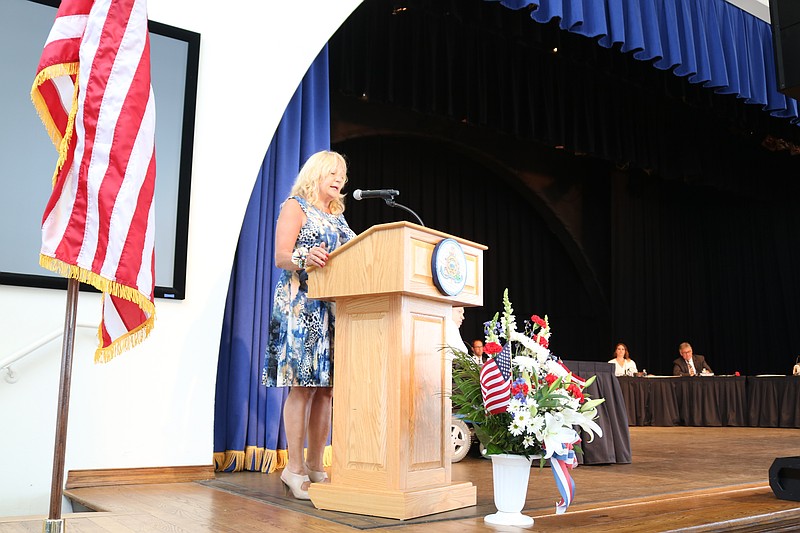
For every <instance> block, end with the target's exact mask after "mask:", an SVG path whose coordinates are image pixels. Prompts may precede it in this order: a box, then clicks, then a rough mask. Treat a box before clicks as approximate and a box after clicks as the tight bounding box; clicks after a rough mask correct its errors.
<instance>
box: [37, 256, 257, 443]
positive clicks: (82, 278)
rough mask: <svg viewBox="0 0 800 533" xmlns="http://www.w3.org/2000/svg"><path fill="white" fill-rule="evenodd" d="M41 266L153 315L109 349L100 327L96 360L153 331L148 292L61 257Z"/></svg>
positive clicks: (44, 261) (48, 259)
mask: <svg viewBox="0 0 800 533" xmlns="http://www.w3.org/2000/svg"><path fill="white" fill-rule="evenodd" d="M39 265H41V266H42V267H43V268H46V269H47V270H50V271H52V272H55V273H56V274H59V275H61V276H64V277H65V278H71V279H76V280H78V281H79V282H81V283H86V284H89V285H91V286H92V287H94V288H95V289H97V290H99V291H100V292H103V293H106V294H111V295H113V296H116V297H117V298H122V299H124V300H128V301H129V302H133V303H135V304H136V305H138V306H139V308H140V309H141V310H142V311H144V312H145V313H147V314H149V315H150V317H149V318H148V319H147V320H146V321H145V322H144V323H143V324H141V325H140V326H139V327H137V328H135V329H133V330H131V331H129V332H128V333H126V334H125V335H123V336H121V337H119V338H118V339H117V340H116V341H114V342H112V343H111V344H110V345H108V346H106V347H105V348H103V347H102V342H103V332H102V327H101V328H98V330H97V338H98V340H99V342H100V344H101V347H100V348H98V349H97V350H96V351H95V353H94V361H95V363H107V362H109V361H111V360H112V359H113V358H114V357H116V356H118V355H119V354H121V353H122V352H124V351H126V350H129V349H130V348H133V347H134V346H136V345H137V344H139V343H141V342H142V341H143V340H144V339H146V338H147V336H148V335H149V334H150V332H151V331H152V330H153V326H154V324H155V319H156V307H155V305H154V304H153V302H151V301H150V300H149V299H148V298H147V297H146V296H145V295H143V294H142V293H141V292H139V291H138V290H136V289H134V288H133V287H128V286H127V285H122V284H120V283H117V282H116V281H111V280H110V279H106V278H104V277H102V276H100V275H99V274H96V273H94V272H92V271H91V270H87V269H85V268H81V267H79V266H77V265H70V264H68V263H65V262H64V261H61V260H60V259H55V258H53V257H49V256H46V255H42V254H40V255H39ZM242 453H244V452H242Z"/></svg>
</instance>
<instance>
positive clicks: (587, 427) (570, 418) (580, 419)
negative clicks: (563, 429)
mask: <svg viewBox="0 0 800 533" xmlns="http://www.w3.org/2000/svg"><path fill="white" fill-rule="evenodd" d="M561 414H562V415H564V421H565V423H567V424H569V425H571V426H580V427H581V429H583V430H584V431H585V432H586V433H588V434H589V442H592V441H593V440H594V435H595V433H596V434H597V436H598V437H602V436H603V429H602V428H601V427H600V426H598V425H597V424H596V423H595V422H594V421H593V420H592V419H591V418H589V417H588V416H587V413H579V412H577V411H570V410H567V411H563V412H562V413H561Z"/></svg>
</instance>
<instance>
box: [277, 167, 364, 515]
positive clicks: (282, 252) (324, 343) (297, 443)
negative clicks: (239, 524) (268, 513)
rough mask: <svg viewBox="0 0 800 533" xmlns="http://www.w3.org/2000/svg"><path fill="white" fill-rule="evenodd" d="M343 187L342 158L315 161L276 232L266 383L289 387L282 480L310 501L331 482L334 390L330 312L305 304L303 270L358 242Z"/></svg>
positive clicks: (306, 170)
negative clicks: (328, 458) (313, 485)
mask: <svg viewBox="0 0 800 533" xmlns="http://www.w3.org/2000/svg"><path fill="white" fill-rule="evenodd" d="M346 183H347V164H346V163H345V161H344V158H343V157H342V156H341V155H340V154H338V153H336V152H328V151H322V152H318V153H316V154H314V155H312V156H311V157H310V158H309V159H308V161H306V163H305V165H303V168H302V169H301V170H300V173H299V174H298V175H297V179H296V180H295V182H294V185H293V186H292V191H291V193H290V195H289V198H287V199H286V201H285V202H284V203H283V205H282V206H281V211H280V214H279V215H278V223H277V226H276V229H275V265H276V266H277V267H278V268H281V269H283V272H282V273H281V275H280V277H279V279H278V283H277V285H276V287H275V299H274V301H273V306H272V315H271V317H270V324H269V340H268V343H267V350H266V358H265V362H264V370H263V373H262V382H263V384H264V385H266V386H267V387H291V388H290V391H289V396H288V398H287V399H286V403H285V405H284V408H283V424H284V428H285V430H286V441H287V448H288V453H289V459H288V463H287V465H286V468H284V469H283V472H282V473H281V481H283V483H284V485H285V486H286V488H287V489H288V490H291V492H292V495H293V496H294V497H295V498H297V499H301V500H307V499H309V496H308V485H309V483H310V482H321V481H324V480H325V478H326V477H327V476H326V474H325V470H324V468H323V464H322V456H323V452H324V450H325V444H326V442H327V439H328V435H329V433H330V424H331V400H332V391H333V389H332V386H333V382H332V377H333V368H332V362H333V353H332V352H333V328H334V315H333V308H332V307H331V306H332V304H331V303H330V302H323V301H319V300H310V299H309V298H308V296H307V291H308V287H307V285H306V280H307V279H308V276H307V274H306V271H305V268H306V266H312V265H313V266H314V267H316V268H325V264H326V263H327V261H328V253H329V252H332V251H333V250H335V249H336V248H338V247H339V246H341V245H342V244H344V243H346V242H347V241H348V240H350V239H352V238H353V237H355V234H354V233H353V231H352V230H351V229H350V227H349V226H348V225H347V221H346V220H345V218H344V215H343V213H344V202H343V198H344V195H343V194H342V189H343V188H344V186H345V184H346ZM306 413H308V417H306ZM306 440H307V442H308V453H307V454H306V460H305V461H304V460H303V455H304V454H303V448H304V443H305V442H306Z"/></svg>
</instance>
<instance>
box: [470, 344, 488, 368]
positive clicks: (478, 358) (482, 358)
mask: <svg viewBox="0 0 800 533" xmlns="http://www.w3.org/2000/svg"><path fill="white" fill-rule="evenodd" d="M472 357H473V359H475V362H476V363H478V364H479V365H482V364H483V363H485V362H486V360H487V359H488V357H487V356H486V354H485V353H484V352H483V341H482V340H480V339H475V340H474V341H472Z"/></svg>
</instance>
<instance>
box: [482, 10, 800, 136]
mask: <svg viewBox="0 0 800 533" xmlns="http://www.w3.org/2000/svg"><path fill="white" fill-rule="evenodd" d="M487 1H490V2H492V1H495V2H500V3H501V4H502V5H503V6H505V7H508V8H510V9H523V8H525V9H532V11H531V18H532V19H533V20H535V21H536V22H540V23H547V22H550V21H551V20H553V19H558V24H559V27H560V28H561V29H563V30H567V31H570V32H573V33H578V34H580V35H583V36H586V37H590V38H593V39H597V42H598V44H600V45H601V46H604V47H606V48H611V47H612V46H614V45H619V46H620V49H621V50H622V51H623V52H632V53H633V55H634V57H635V58H636V59H639V60H642V61H652V63H653V65H654V66H655V67H657V68H659V69H662V70H670V69H672V70H673V72H674V74H675V75H677V76H682V77H687V78H688V79H689V81H690V82H691V83H699V84H702V85H703V86H705V87H710V88H713V89H714V90H715V91H716V92H719V93H723V94H734V95H736V96H738V97H739V98H742V99H744V100H745V101H746V102H747V103H748V104H755V105H760V106H762V108H763V109H764V110H765V111H767V112H769V113H770V114H771V115H773V116H776V117H781V118H786V119H789V120H791V121H792V122H793V123H798V121H799V119H798V109H797V100H795V99H793V98H789V97H786V96H784V95H783V94H781V93H779V92H778V84H777V80H776V76H775V57H774V55H773V48H772V30H771V28H770V25H769V24H767V23H766V22H764V21H763V20H761V19H759V18H758V17H755V16H753V15H751V14H750V13H748V12H746V11H744V10H742V9H740V8H738V7H736V6H734V5H731V4H729V3H728V2H726V1H725V0H487Z"/></svg>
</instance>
